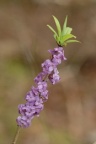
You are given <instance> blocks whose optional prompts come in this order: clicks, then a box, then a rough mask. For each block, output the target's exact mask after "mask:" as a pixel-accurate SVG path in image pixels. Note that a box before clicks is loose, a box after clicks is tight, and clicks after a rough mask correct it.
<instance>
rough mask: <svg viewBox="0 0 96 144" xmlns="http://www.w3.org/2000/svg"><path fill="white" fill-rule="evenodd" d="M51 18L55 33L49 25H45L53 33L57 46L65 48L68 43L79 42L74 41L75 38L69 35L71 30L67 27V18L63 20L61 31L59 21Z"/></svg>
mask: <svg viewBox="0 0 96 144" xmlns="http://www.w3.org/2000/svg"><path fill="white" fill-rule="evenodd" d="M53 18H54V21H55V25H56V28H57V32H56V31H55V30H54V29H53V28H52V27H51V26H50V25H47V26H48V27H49V29H50V30H51V31H52V32H53V33H54V35H53V36H54V38H55V40H56V42H57V44H58V46H66V45H67V44H68V43H73V42H79V41H78V40H76V36H74V35H73V34H71V32H72V28H70V27H67V18H68V17H67V16H66V18H65V21H64V24H63V28H62V29H61V25H60V22H59V20H58V19H57V18H56V17H55V16H53ZM73 38H74V39H73Z"/></svg>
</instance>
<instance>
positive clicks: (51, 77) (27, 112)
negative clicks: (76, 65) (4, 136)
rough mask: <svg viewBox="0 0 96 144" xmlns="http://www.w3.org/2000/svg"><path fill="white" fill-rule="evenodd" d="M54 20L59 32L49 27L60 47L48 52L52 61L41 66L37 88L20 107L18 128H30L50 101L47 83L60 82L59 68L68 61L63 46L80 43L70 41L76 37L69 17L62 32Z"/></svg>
mask: <svg viewBox="0 0 96 144" xmlns="http://www.w3.org/2000/svg"><path fill="white" fill-rule="evenodd" d="M53 18H54V21H55V24H56V27H57V32H56V31H55V30H54V29H53V28H52V27H51V26H49V25H47V26H48V27H49V28H50V29H51V30H52V31H53V33H54V38H55V40H56V42H57V44H58V47H56V48H54V49H53V50H51V49H50V50H48V52H49V53H50V54H51V59H47V60H45V61H44V62H43V63H42V64H41V67H42V71H41V72H40V73H39V74H38V75H37V76H36V77H35V79H34V82H35V84H36V86H35V87H34V86H32V88H31V90H30V91H29V92H28V93H27V94H26V97H25V100H26V103H25V104H20V105H19V106H18V111H19V114H20V116H18V117H17V119H16V121H17V125H18V128H20V127H23V128H27V127H29V126H30V125H31V121H32V119H33V118H34V117H35V116H37V117H38V116H39V114H40V112H41V111H42V110H43V108H44V102H46V101H47V100H48V90H47V87H48V85H47V81H50V83H52V84H53V85H54V84H56V83H57V82H59V81H60V76H59V71H58V69H57V66H58V65H59V64H61V62H62V61H65V60H66V57H65V55H64V49H63V46H64V45H65V46H66V45H67V43H71V42H78V41H77V40H70V38H76V37H75V36H74V35H72V34H71V31H72V28H70V27H67V17H66V19H65V22H64V25H63V29H62V30H61V26H60V23H59V21H58V19H57V18H56V17H55V16H53ZM18 134H19V129H17V133H16V136H15V139H14V141H13V143H12V144H16V140H17V137H18Z"/></svg>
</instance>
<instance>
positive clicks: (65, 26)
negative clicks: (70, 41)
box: [62, 16, 68, 35]
mask: <svg viewBox="0 0 96 144" xmlns="http://www.w3.org/2000/svg"><path fill="white" fill-rule="evenodd" d="M67 18H68V16H66V18H65V21H64V24H63V30H62V35H65V31H66V28H67Z"/></svg>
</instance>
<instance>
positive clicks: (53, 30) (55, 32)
mask: <svg viewBox="0 0 96 144" xmlns="http://www.w3.org/2000/svg"><path fill="white" fill-rule="evenodd" d="M47 26H48V27H49V29H50V30H51V31H52V32H53V33H54V34H55V35H56V36H58V34H57V33H56V31H55V30H54V29H53V28H52V27H51V26H50V25H47Z"/></svg>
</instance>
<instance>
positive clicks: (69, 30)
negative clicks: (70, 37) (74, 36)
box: [64, 27, 72, 35]
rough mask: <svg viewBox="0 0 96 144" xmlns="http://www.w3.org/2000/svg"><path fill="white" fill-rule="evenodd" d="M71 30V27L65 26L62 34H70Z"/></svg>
mask: <svg viewBox="0 0 96 144" xmlns="http://www.w3.org/2000/svg"><path fill="white" fill-rule="evenodd" d="M71 32H72V28H70V27H67V28H66V30H65V33H64V34H65V35H66V34H71Z"/></svg>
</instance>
